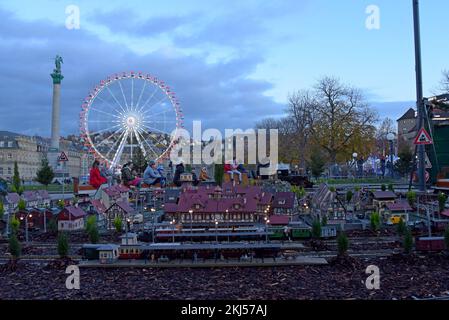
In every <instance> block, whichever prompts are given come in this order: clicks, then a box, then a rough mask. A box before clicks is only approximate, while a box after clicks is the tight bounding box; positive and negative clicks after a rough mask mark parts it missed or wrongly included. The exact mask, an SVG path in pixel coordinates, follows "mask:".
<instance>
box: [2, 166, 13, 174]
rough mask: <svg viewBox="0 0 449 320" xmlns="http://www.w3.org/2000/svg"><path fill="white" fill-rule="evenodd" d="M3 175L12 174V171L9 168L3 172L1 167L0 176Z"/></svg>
mask: <svg viewBox="0 0 449 320" xmlns="http://www.w3.org/2000/svg"><path fill="white" fill-rule="evenodd" d="M4 174H12V169H11V168H10V167H9V168H8V169H6V168H5V170H3V167H0V176H2V175H4Z"/></svg>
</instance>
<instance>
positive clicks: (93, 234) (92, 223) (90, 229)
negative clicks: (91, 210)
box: [86, 216, 100, 243]
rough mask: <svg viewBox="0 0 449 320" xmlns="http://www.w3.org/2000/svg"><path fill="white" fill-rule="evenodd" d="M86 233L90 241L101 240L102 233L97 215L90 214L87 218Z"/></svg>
mask: <svg viewBox="0 0 449 320" xmlns="http://www.w3.org/2000/svg"><path fill="white" fill-rule="evenodd" d="M86 233H87V235H88V236H89V241H90V243H97V242H98V240H100V239H99V238H100V235H99V233H98V227H97V218H96V217H95V216H90V217H89V218H87V222H86Z"/></svg>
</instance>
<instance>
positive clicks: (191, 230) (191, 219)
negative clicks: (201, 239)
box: [189, 209, 193, 242]
mask: <svg viewBox="0 0 449 320" xmlns="http://www.w3.org/2000/svg"><path fill="white" fill-rule="evenodd" d="M189 215H190V242H193V210H192V209H190V210H189Z"/></svg>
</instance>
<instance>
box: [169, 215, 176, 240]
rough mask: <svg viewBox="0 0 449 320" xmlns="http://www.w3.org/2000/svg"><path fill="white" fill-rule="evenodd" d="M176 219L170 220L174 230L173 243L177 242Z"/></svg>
mask: <svg viewBox="0 0 449 320" xmlns="http://www.w3.org/2000/svg"><path fill="white" fill-rule="evenodd" d="M175 223H176V221H175V219H173V221H170V225H172V226H173V227H172V231H173V243H175Z"/></svg>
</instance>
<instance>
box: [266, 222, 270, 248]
mask: <svg viewBox="0 0 449 320" xmlns="http://www.w3.org/2000/svg"><path fill="white" fill-rule="evenodd" d="M269 223H270V219H267V221H266V223H265V242H266V243H268V224H269Z"/></svg>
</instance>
